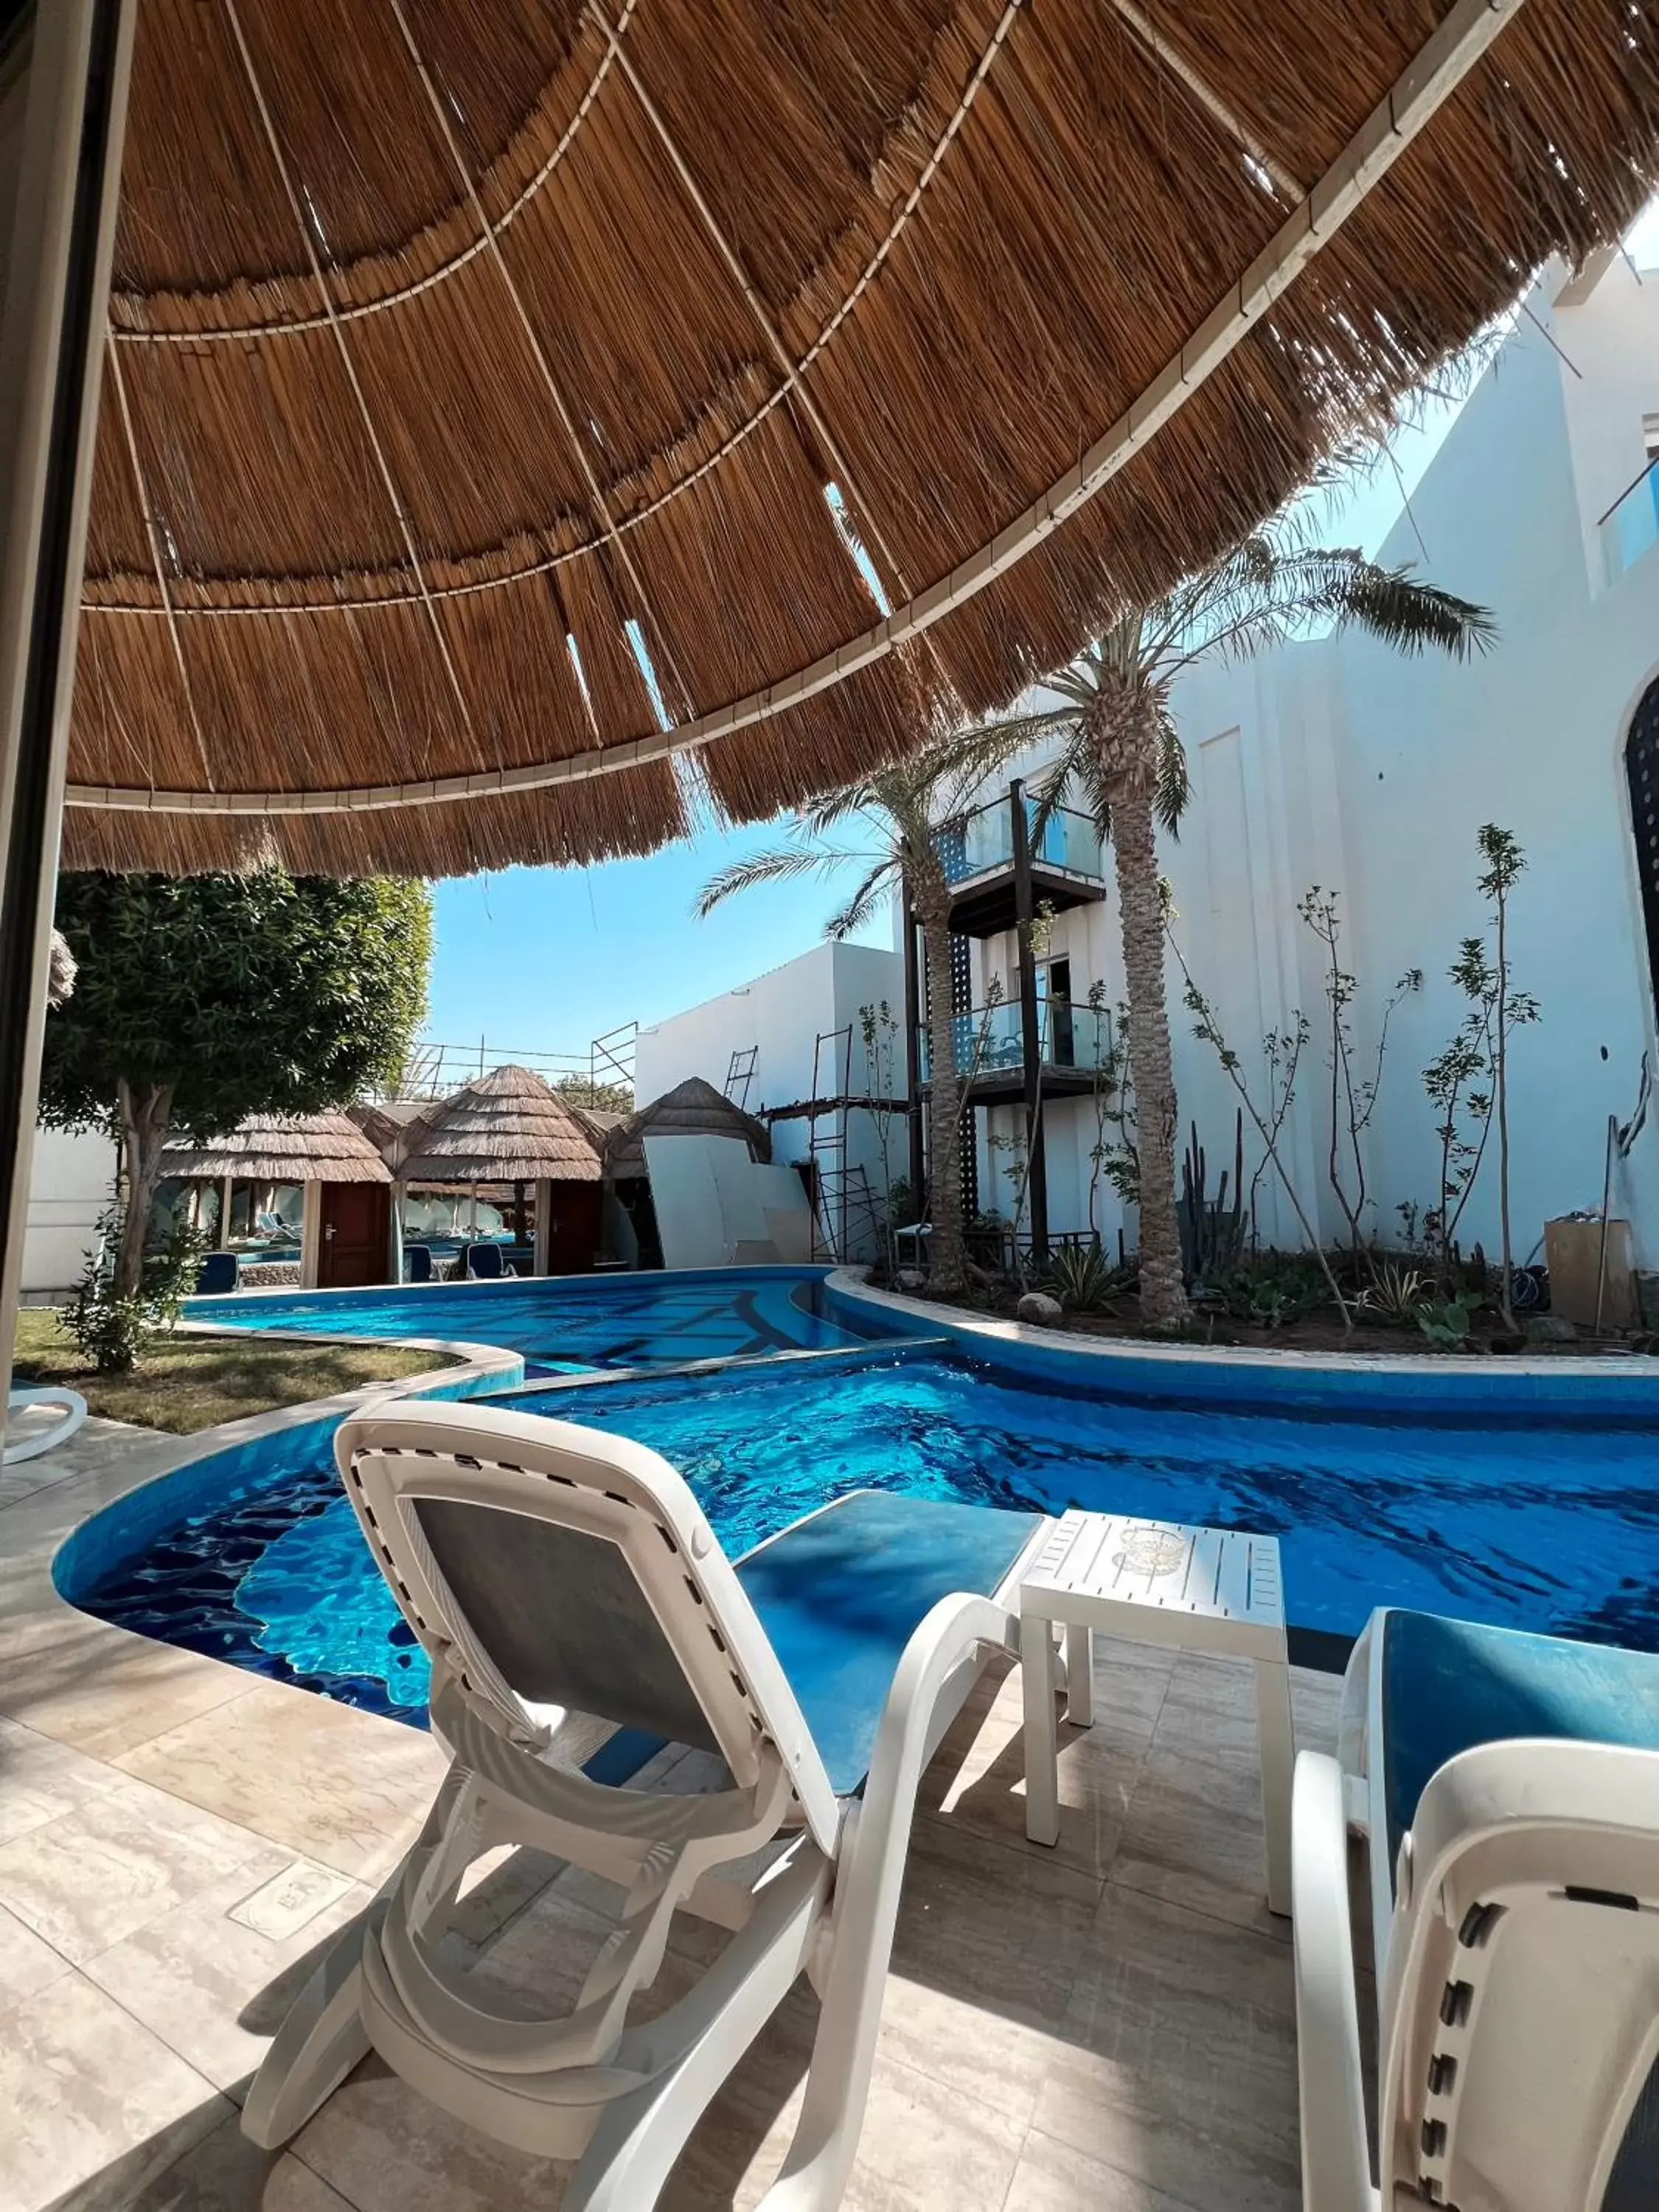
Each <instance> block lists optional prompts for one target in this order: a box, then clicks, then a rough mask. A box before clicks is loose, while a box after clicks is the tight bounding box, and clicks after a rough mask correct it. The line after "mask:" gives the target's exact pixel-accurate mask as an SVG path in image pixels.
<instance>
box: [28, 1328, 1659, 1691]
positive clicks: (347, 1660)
mask: <svg viewBox="0 0 1659 2212" xmlns="http://www.w3.org/2000/svg"><path fill="white" fill-rule="evenodd" d="M1018 1349H1019V1351H1020V1352H1022V1353H1024V1352H1025V1348H1024V1347H1019V1348H1018ZM1062 1364H1063V1365H1064V1366H1065V1367H1066V1368H1067V1369H1071V1370H1082V1369H1085V1367H1086V1369H1088V1370H1100V1369H1106V1370H1109V1371H1108V1372H1106V1373H1103V1374H1101V1375H1099V1376H1097V1375H1096V1374H1095V1373H1094V1372H1088V1373H1087V1374H1086V1376H1085V1375H1082V1374H1078V1375H1073V1374H1071V1373H1068V1374H1067V1376H1066V1382H1065V1385H1064V1387H1063V1388H1057V1387H1056V1372H1055V1370H1056V1369H1057V1368H1058V1367H1059V1366H1060V1365H1062ZM1114 1373H1115V1376H1116V1378H1117V1382H1116V1387H1112V1383H1113V1381H1114ZM1217 1373H1218V1370H1217V1365H1216V1364H1215V1363H1194V1364H1192V1365H1191V1366H1189V1367H1188V1368H1186V1369H1184V1370H1183V1369H1175V1370H1170V1369H1168V1368H1164V1369H1159V1368H1158V1366H1157V1365H1156V1364H1154V1363H1153V1362H1152V1361H1151V1360H1139V1359H1133V1358H1131V1359H1129V1360H1127V1361H1125V1362H1124V1363H1123V1364H1121V1367H1118V1368H1116V1369H1115V1370H1112V1364H1111V1363H1108V1362H1103V1361H1088V1362H1086V1363H1085V1362H1084V1361H1082V1360H1079V1358H1077V1356H1076V1355H1070V1354H1066V1353H1063V1352H1043V1353H1041V1354H1039V1353H1035V1352H1033V1353H1030V1354H1029V1355H1027V1357H1026V1359H1025V1363H1024V1369H1023V1370H1022V1365H1021V1364H1020V1362H1019V1361H1018V1359H1016V1358H1014V1356H1013V1352H1012V1349H1008V1350H1002V1351H1000V1352H999V1357H998V1360H997V1364H990V1362H988V1361H987V1360H984V1359H977V1358H969V1357H964V1356H962V1355H961V1354H960V1353H958V1352H943V1353H941V1352H939V1351H938V1350H936V1349H933V1348H927V1349H921V1348H916V1349H908V1350H907V1349H904V1348H902V1347H896V1348H877V1347H873V1346H866V1347H865V1348H864V1349H863V1350H862V1351H861V1352H858V1353H855V1354H846V1353H843V1354H840V1355H838V1356H829V1357H819V1358H790V1359H787V1360H775V1361H762V1362H758V1363H752V1364H748V1365H739V1366H733V1367H729V1368H726V1369H725V1370H720V1371H718V1372H715V1373H713V1374H703V1375H700V1376H678V1377H672V1376H665V1377H661V1378H657V1379H643V1380H636V1379H622V1380H617V1381H615V1382H610V1381H596V1382H594V1383H578V1384H576V1385H574V1387H573V1386H571V1385H568V1384H567V1385H563V1386H556V1387H548V1386H546V1385H542V1386H539V1387H538V1386H533V1385H532V1386H528V1387H526V1388H523V1389H518V1390H514V1391H508V1392H505V1393H501V1394H497V1395H495V1396H494V1397H493V1398H492V1400H491V1402H493V1403H496V1404H501V1405H504V1406H509V1407H514V1408H516V1409H517V1410H520V1411H526V1412H532V1413H548V1414H551V1415H554V1416H556V1417H557V1418H561V1419H572V1420H576V1421H579V1422H582V1423H584V1424H586V1425H590V1426H592V1427H596V1428H602V1429H606V1430H611V1431H617V1432H619V1433H623V1434H626V1435H628V1436H631V1437H636V1438H638V1439H639V1440H640V1441H641V1442H642V1443H647V1444H649V1445H651V1446H652V1447H653V1448H654V1449H656V1450H658V1451H660V1452H661V1453H662V1454H663V1455H665V1457H666V1458H667V1459H668V1460H669V1461H670V1462H672V1463H673V1464H674V1465H675V1466H677V1467H678V1468H680V1470H681V1472H682V1473H683V1474H684V1475H685V1477H686V1479H687V1480H688V1481H689V1482H690V1484H691V1486H692V1487H693V1489H694V1490H695V1491H696V1493H697V1495H698V1498H699V1499H700V1501H701V1502H702V1505H703V1508H704V1510H706V1511H707V1512H708V1516H709V1518H710V1520H711V1521H712V1522H713V1523H714V1527H715V1528H716V1530H717V1531H718V1533H719V1534H720V1538H721V1541H722V1542H723V1543H724V1544H725V1545H726V1548H727V1550H728V1551H729V1552H732V1553H737V1552H739V1551H741V1550H743V1549H744V1548H746V1547H748V1546H749V1545H750V1544H753V1543H756V1542H757V1541H759V1540H760V1539H761V1538H762V1537H763V1536H765V1535H768V1534H771V1533H772V1531H773V1530H775V1528H781V1527H783V1526H785V1525H786V1524H787V1522H790V1521H792V1520H793V1519H795V1518H796V1517H797V1516H799V1514H801V1513H803V1512H805V1511H808V1510H811V1507H813V1506H815V1505H817V1504H821V1503H823V1501H824V1500H825V1499H827V1498H833V1497H836V1496H839V1495H840V1494H841V1493H842V1492H845V1491H848V1490H851V1489H856V1488H860V1487H864V1486H873V1487H878V1488H885V1489H895V1490H898V1491H902V1492H906V1493H908V1494H910V1495H915V1496H919V1497H929V1498H960V1499H963V1500H965V1501H967V1502H969V1503H975V1504H983V1503H992V1504H1012V1505H1019V1506H1035V1507H1037V1508H1039V1509H1041V1510H1048V1511H1059V1510H1062V1509H1063V1508H1065V1507H1066V1506H1067V1505H1072V1504H1078V1505H1083V1506H1086V1507H1097V1508H1101V1509H1108V1508H1109V1509H1111V1510H1118V1511H1127V1512H1135V1513H1147V1514H1152V1515H1156V1516H1160V1517H1162V1518H1165V1519H1170V1520H1186V1521H1194V1522H1205V1523H1207V1524H1209V1525H1211V1526H1213V1527H1220V1528H1249V1529H1255V1530H1258V1531H1261V1532H1262V1533H1265V1534H1274V1535H1277V1536H1279V1539H1280V1541H1281V1544H1282V1547H1283V1556H1284V1565H1285V1594H1286V1602H1287V1607H1288V1612H1289V1617H1290V1620H1291V1626H1292V1632H1293V1633H1292V1656H1295V1657H1297V1658H1299V1659H1302V1660H1304V1661H1306V1662H1312V1663H1316V1664H1319V1663H1324V1664H1338V1663H1340V1659H1341V1657H1342V1656H1343V1654H1344V1652H1345V1651H1346V1644H1347V1642H1348V1640H1349V1639H1350V1638H1352V1636H1353V1635H1354V1634H1355V1633H1357V1632H1358V1629H1359V1628H1360V1627H1361V1626H1363V1624H1364V1620H1365V1617H1366V1615H1367V1614H1368V1613H1369V1612H1370V1609H1371V1607H1373V1606H1374V1605H1377V1604H1383V1603H1388V1604H1396V1605H1410V1606H1417V1607H1424V1608H1425V1609H1428V1610H1432V1611H1438V1612H1444V1613H1455V1614H1459V1615H1462V1616H1463V1617H1465V1618H1467V1619H1470V1620H1486V1621H1494V1622H1498V1623H1499V1624H1502V1625H1507V1626H1516V1627H1526V1628H1532V1629H1541V1630H1547V1631H1553V1632H1557V1633H1561V1634H1567V1635H1575V1636H1583V1637H1589V1638H1595V1639H1599V1640H1602V1641H1606V1642H1613V1643H1622V1644H1632V1645H1635V1646H1637V1647H1638V1648H1641V1649H1645V1650H1659V1494H1656V1492H1655V1490H1654V1486H1653V1485H1652V1483H1651V1480H1650V1468H1651V1465H1652V1463H1653V1458H1654V1448H1655V1443H1656V1438H1659V1406H1656V1405H1655V1404H1654V1403H1653V1402H1652V1401H1651V1400H1650V1398H1649V1396H1648V1394H1647V1393H1646V1392H1645V1391H1644V1389H1640V1388H1638V1387H1636V1384H1635V1383H1632V1386H1631V1387H1629V1388H1623V1387H1621V1386H1620V1385H1619V1384H1617V1383H1608V1384H1607V1387H1606V1389H1605V1390H1604V1392H1603V1393H1602V1395H1601V1397H1600V1399H1599V1400H1596V1401H1586V1400H1585V1399H1584V1398H1583V1383H1582V1382H1581V1381H1580V1380H1579V1379H1578V1378H1574V1377H1567V1376H1564V1377H1562V1378H1561V1379H1560V1381H1559V1383H1557V1382H1556V1380H1555V1378H1553V1377H1552V1378H1549V1379H1548V1381H1547V1383H1540V1384H1536V1385H1534V1384H1533V1383H1532V1382H1531V1379H1530V1378H1528V1377H1527V1376H1523V1375H1521V1374H1515V1375H1513V1376H1507V1377H1505V1376H1503V1374H1502V1371H1501V1370H1499V1371H1498V1373H1497V1374H1496V1375H1494V1376H1493V1377H1492V1379H1491V1380H1490V1381H1489V1382H1488V1381H1487V1380H1486V1378H1484V1377H1471V1378H1470V1383H1471V1388H1470V1389H1464V1390H1461V1391H1460V1390H1459V1389H1454V1388H1453V1387H1452V1382H1453V1379H1454V1378H1451V1377H1448V1378H1447V1380H1446V1381H1445V1382H1440V1381H1438V1379H1437V1378H1436V1377H1433V1376H1420V1377H1419V1378H1418V1380H1419V1382H1420V1383H1421V1388H1420V1389H1416V1390H1415V1391H1413V1390H1412V1389H1409V1388H1408V1389H1407V1390H1406V1391H1405V1392H1403V1393H1402V1392H1401V1390H1400V1389H1399V1388H1398V1386H1397V1385H1396V1388H1395V1407H1394V1409H1393V1410H1392V1411H1384V1410H1383V1409H1382V1408H1381V1407H1380V1405H1379V1403H1378V1402H1376V1401H1377V1398H1378V1394H1379V1392H1381V1391H1382V1390H1383V1388H1384V1384H1385V1383H1386V1381H1387V1379H1388V1378H1386V1377H1384V1378H1381V1379H1379V1378H1378V1377H1377V1376H1376V1374H1375V1372H1374V1371H1372V1372H1369V1373H1368V1372H1367V1371H1365V1370H1349V1371H1348V1372H1347V1373H1346V1375H1340V1374H1339V1375H1338V1376H1336V1378H1335V1379H1334V1380H1333V1378H1332V1375H1331V1371H1330V1370H1310V1372H1308V1373H1307V1374H1306V1375H1305V1376H1298V1375H1297V1372H1296V1371H1295V1370H1291V1371H1289V1372H1288V1373H1287V1372H1286V1371H1285V1370H1272V1369H1267V1370H1261V1369H1257V1370H1253V1372H1252V1375H1251V1376H1250V1377H1249V1378H1248V1384H1249V1388H1248V1393H1247V1390H1246V1387H1245V1386H1246V1383H1247V1378H1246V1377H1245V1376H1243V1374H1242V1372H1241V1371H1239V1370H1234V1374H1233V1380H1232V1384H1231V1394H1230V1395H1231V1396H1232V1397H1233V1398H1234V1399H1235V1400H1236V1401H1241V1400H1245V1399H1246V1398H1247V1396H1248V1402H1243V1403H1234V1404H1229V1403H1228V1402H1226V1401H1225V1398H1224V1396H1223V1395H1222V1393H1223V1392H1225V1391H1227V1390H1228V1383H1227V1375H1226V1370H1222V1371H1221V1376H1220V1380H1219V1382H1218V1381H1217ZM1264 1374H1265V1375H1266V1376H1267V1377H1268V1378H1269V1381H1268V1382H1267V1383H1264V1382H1263V1381H1262V1380H1261V1377H1262V1376H1263V1375H1264ZM1160 1376H1162V1377H1164V1378H1167V1379H1164V1380H1163V1381H1162V1382H1161V1383H1160ZM1275 1377H1277V1378H1279V1379H1278V1383H1277V1390H1276V1395H1274V1393H1273V1390H1272V1389H1271V1384H1272V1382H1273V1378H1275ZM1406 1379H1407V1378H1404V1377H1402V1378H1401V1380H1406ZM1644 1381H1645V1377H1644V1376H1639V1377H1638V1382H1644ZM1298 1383H1300V1385H1301V1387H1298ZM1475 1383H1480V1385H1481V1387H1480V1388H1479V1389H1474V1387H1473V1386H1474V1384H1475ZM1088 1386H1092V1387H1088ZM1264 1392H1265V1393H1267V1397H1266V1400H1265V1402H1264V1398H1263V1394H1264ZM1505 1393H1506V1395H1504V1394H1505ZM1590 1402H1594V1403H1595V1405H1596V1406H1597V1408H1598V1411H1599V1413H1600V1418H1597V1419H1595V1420H1594V1421H1591V1420H1589V1419H1586V1413H1587V1410H1588V1407H1589V1403H1590ZM327 1437H328V1431H327V1427H326V1425H324V1426H323V1427H321V1428H319V1431H318V1432H317V1435H316V1438H315V1441H314V1443H313V1446H312V1448H311V1449H310V1452H309V1455H308V1456H306V1455H304V1454H299V1455H296V1454H295V1450H294V1449H293V1447H292V1446H290V1447H289V1456H288V1459H287V1462H286V1464H285V1465H284V1467H283V1468H281V1469H279V1470H277V1471H276V1472H275V1473H273V1474H272V1475H271V1476H270V1480H259V1479H258V1477H257V1474H256V1475H255V1476H254V1477H252V1478H249V1479H247V1480H245V1481H244V1483H243V1486H241V1487H240V1489H239V1492H238V1494H237V1495H236V1496H234V1497H233V1498H228V1499H221V1498H218V1497H216V1495H215V1492H214V1488H213V1478H212V1473H211V1469H212V1462H203V1463H202V1465H201V1467H200V1468H197V1469H187V1470H184V1471H183V1473H182V1474H181V1476H177V1477H173V1478H170V1479H169V1480H173V1481H175V1482H182V1481H183V1478H184V1476H185V1475H188V1476H189V1477H190V1478H191V1480H190V1481H189V1482H188V1483H186V1484H185V1486H184V1487H182V1488H181V1489H180V1492H179V1510H178V1512H177V1514H176V1516H174V1520H173V1524H172V1525H170V1526H167V1527H165V1528H160V1527H158V1526H157V1525H156V1522H155V1516H156V1513H157V1510H158V1508H157V1507H156V1505H155V1504H154V1503H152V1504H150V1505H149V1508H148V1509H147V1513H148V1519H149V1529H148V1532H147V1533H146V1534H144V1536H143V1541H137V1542H135V1543H134V1544H132V1545H130V1546H127V1547H123V1546H122V1545H121V1543H120V1541H119V1540H118V1533H117V1534H116V1536H115V1537H114V1538H113V1539H112V1540H111V1541H109V1542H107V1543H106V1547H105V1550H104V1553H103V1557H102V1564H101V1565H100V1566H99V1567H98V1569H97V1571H88V1570H87V1569H86V1568H85V1567H82V1569H81V1570H79V1571H77V1570H76V1567H75V1565H74V1564H73V1562H72V1561H66V1559H65V1555H64V1554H60V1555H59V1559H60V1567H59V1585H60V1588H63V1589H64V1594H65V1595H68V1596H70V1598H72V1599H73V1600H74V1601H75V1602H76V1603H78V1604H81V1605H82V1606H85V1607H87V1608H88V1610H90V1611H93V1612H94V1613H100V1614H101V1615H102V1616H103V1617H105V1618H106V1619H108V1620H114V1621H117V1622H118V1623H120V1624H121V1625H122V1626H128V1627H131V1628H137V1629H139V1630H141V1631H143V1632H145V1633H147V1634H149V1635H153V1636H159V1637H161V1638H166V1639H167V1640H170V1641H174V1642H184V1643H187V1644H190V1645H191V1648H192V1649H197V1650H210V1651H212V1652H214V1653H215V1654H216V1656H222V1657H226V1658H230V1659H234V1660H235V1661H237V1662H238V1663H240V1664H244V1665H250V1666H252V1667H255V1668H258V1669H260V1670H261V1671H264V1672H267V1673H272V1674H279V1675H281V1676H282V1678H283V1679H285V1680H300V1681H303V1682H306V1683H307V1684H308V1685H309V1686H313V1687H315V1688H319V1689H322V1690H325V1691H326V1692H328V1693H329V1694H331V1695H334V1696H338V1697H343V1698H344V1699H347V1700H348V1701H349V1702H353V1703H359V1704H367V1705H373V1706H374V1707H376V1708H377V1709H378V1710H380V1711H394V1712H397V1713H399V1714H400V1715H401V1716H403V1717H406V1718H410V1719H416V1718H418V1717H420V1710H421V1706H422V1700H423V1699H424V1695H425V1688H426V1670H425V1662H424V1659H423V1657H422V1654H421V1653H420V1651H419V1650H418V1649H416V1648H415V1647H414V1646H413V1645H412V1644H411V1643H410V1639H409V1637H408V1632H407V1631H406V1629H404V1626H403V1624H402V1623H401V1621H400V1620H399V1619H398V1614H397V1613H396V1610H395V1608H394V1607H392V1602H391V1601H390V1599H389V1597H388V1596H387V1595H386V1592H385V1590H384V1588H383V1586H382V1584H381V1583H380V1578H379V1576H378V1575H377V1573H376V1572H375V1571H374V1567H373V1565H372V1564H371V1562H370V1560H369V1559H368V1553H367V1552H366V1551H365V1550H364V1548H363V1545H362V1538H361V1535H360V1534H359V1533H358V1530H357V1527H356V1522H355V1520H354V1519H353V1517H352V1515H351V1512H350V1510H349V1507H348V1505H347V1504H346V1502H345V1499H344V1498H343V1495H342V1494H341V1493H340V1491H339V1488H338V1486H337V1479H336V1477H335V1476H334V1474H333V1473H332V1471H331V1466H330V1463H329V1461H328V1456H327ZM126 1503H127V1501H123V1505H122V1506H117V1507H114V1508H112V1509H110V1511H111V1513H112V1514H114V1515H119V1514H120V1513H121V1512H122V1510H123V1506H124V1505H125V1504H126ZM108 1518H109V1516H108V1515H106V1516H100V1519H101V1520H107V1519H108ZM91 1525H92V1527H93V1528H96V1527H97V1526H98V1524H97V1523H95V1522H94V1523H93V1524H91ZM72 1549H73V1547H71V1550H72Z"/></svg>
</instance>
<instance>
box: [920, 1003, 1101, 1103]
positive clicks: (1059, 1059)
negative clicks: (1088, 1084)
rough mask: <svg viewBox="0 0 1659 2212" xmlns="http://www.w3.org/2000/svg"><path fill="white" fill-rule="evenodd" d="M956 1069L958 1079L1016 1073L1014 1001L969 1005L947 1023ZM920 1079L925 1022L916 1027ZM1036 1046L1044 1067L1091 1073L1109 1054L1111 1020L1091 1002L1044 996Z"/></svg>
mask: <svg viewBox="0 0 1659 2212" xmlns="http://www.w3.org/2000/svg"><path fill="white" fill-rule="evenodd" d="M951 1030H952V1033H953V1043H954V1048H955V1052H956V1062H957V1074H958V1075H960V1076H963V1077H964V1078H965V1077H969V1076H987V1075H1022V1074H1024V1068H1025V1047H1024V1039H1023V1037H1022V1035H1021V1025H1020V1014H1019V1006H1018V1001H1017V1000H1001V1001H1000V1002H999V1003H998V1004H997V1005H995V1006H975V1007H972V1008H971V1009H970V1010H969V1012H966V1013H961V1014H957V1016H956V1017H955V1018H953V1020H952V1022H951ZM918 1036H919V1038H920V1042H921V1079H922V1081H923V1082H924V1083H927V1082H930V1081H931V1080H932V1075H933V1069H932V1059H933V1054H932V1050H931V1040H930V1038H929V1036H928V1034H927V1026H926V1024H922V1025H921V1028H920V1030H918ZM1037 1050H1038V1054H1039V1057H1040V1059H1041V1062H1042V1066H1044V1067H1047V1068H1060V1069H1079V1070H1081V1071H1082V1072H1083V1073H1085V1074H1091V1073H1093V1072H1094V1071H1095V1070H1096V1069H1097V1068H1103V1067H1105V1066H1107V1065H1108V1064H1109V1061H1110V1059H1111V1056H1112V1018H1111V1016H1110V1015H1109V1013H1106V1012H1096V1011H1095V1009H1094V1008H1093V1007H1092V1006H1071V1005H1069V1004H1068V1003H1067V1002H1066V1000H1048V1001H1046V1002H1045V1003H1044V1004H1043V1005H1042V1006H1039V1007H1038V1009H1037Z"/></svg>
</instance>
